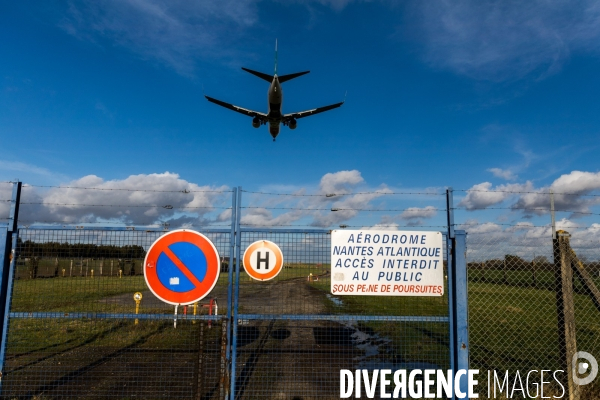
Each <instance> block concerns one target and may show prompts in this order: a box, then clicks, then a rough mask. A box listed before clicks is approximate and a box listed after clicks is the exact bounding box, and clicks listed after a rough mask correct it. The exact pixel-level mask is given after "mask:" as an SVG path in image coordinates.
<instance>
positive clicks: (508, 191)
mask: <svg viewBox="0 0 600 400" xmlns="http://www.w3.org/2000/svg"><path fill="white" fill-rule="evenodd" d="M453 191H454V192H467V193H470V192H481V193H511V194H547V195H550V194H551V193H550V192H540V191H537V192H533V191H520V190H493V189H490V190H481V189H454V190H453ZM552 194H556V195H561V196H581V197H600V194H582V193H568V192H554V193H552Z"/></svg>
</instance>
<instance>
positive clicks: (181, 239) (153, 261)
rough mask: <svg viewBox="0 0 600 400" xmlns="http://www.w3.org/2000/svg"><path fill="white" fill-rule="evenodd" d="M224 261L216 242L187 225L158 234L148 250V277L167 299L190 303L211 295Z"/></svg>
mask: <svg viewBox="0 0 600 400" xmlns="http://www.w3.org/2000/svg"><path fill="white" fill-rule="evenodd" d="M220 270H221V261H220V258H219V253H218V252H217V249H216V247H215V246H214V244H213V243H212V242H211V241H210V240H209V239H208V238H207V237H206V236H204V235H202V234H200V233H198V232H195V231H190V230H186V229H180V230H176V231H173V232H169V233H167V234H165V235H163V236H161V237H160V238H158V239H157V240H156V241H155V242H154V243H153V244H152V246H150V249H148V253H147V254H146V258H145V260H144V278H145V279H146V284H147V285H148V288H149V289H150V291H152V293H154V295H155V296H156V297H158V298H159V299H160V300H162V301H164V302H165V303H169V304H173V305H180V304H181V305H186V304H192V303H195V302H197V301H198V300H200V299H202V298H204V297H205V296H206V295H208V294H209V293H210V292H211V290H212V289H213V288H214V287H215V285H216V284H217V281H218V280H219V272H220Z"/></svg>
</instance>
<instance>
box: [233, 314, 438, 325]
mask: <svg viewBox="0 0 600 400" xmlns="http://www.w3.org/2000/svg"><path fill="white" fill-rule="evenodd" d="M238 318H239V319H240V320H244V319H248V320H250V319H253V320H263V321H264V320H266V321H272V320H277V321H279V320H290V321H323V320H325V321H392V322H442V323H447V322H448V317H435V316H419V315H405V316H403V315H348V314H344V315H341V314H340V315H336V314H330V315H321V314H319V315H306V314H239V315H238Z"/></svg>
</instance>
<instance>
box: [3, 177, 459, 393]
mask: <svg viewBox="0 0 600 400" xmlns="http://www.w3.org/2000/svg"><path fill="white" fill-rule="evenodd" d="M15 196H16V197H15ZM232 198H233V199H232V226H231V228H230V229H212V230H204V231H202V233H203V234H205V235H206V236H207V237H208V238H209V239H210V240H211V241H212V242H213V243H214V244H215V246H216V247H217V250H218V252H219V254H220V256H221V262H222V267H221V276H220V278H219V281H218V283H217V285H216V286H215V288H214V289H213V291H212V292H211V293H210V294H209V296H208V297H206V298H205V299H203V300H202V301H200V303H199V304H197V305H196V306H188V307H179V308H178V309H177V312H176V311H175V307H174V306H170V305H166V304H164V303H162V302H160V301H159V300H158V299H156V298H155V297H154V296H153V295H152V294H151V293H150V291H149V290H148V289H147V286H146V283H145V280H144V277H143V271H142V262H143V259H144V256H145V251H146V250H147V249H148V247H149V246H150V244H152V243H153V242H154V241H155V240H156V239H157V238H158V237H160V236H161V235H162V234H163V233H164V230H163V229H156V228H154V229H144V230H139V229H130V228H90V227H76V226H31V227H21V228H20V229H18V230H17V229H16V220H17V211H18V207H16V210H13V211H14V212H13V214H11V218H12V219H13V221H14V224H13V225H9V226H8V227H2V229H0V257H2V254H3V255H4V256H3V258H4V260H5V262H4V263H3V264H2V271H1V274H0V277H2V283H1V285H0V288H1V289H2V293H1V295H0V299H4V301H5V304H0V311H2V312H4V314H5V317H4V319H3V322H4V323H3V329H2V332H1V335H2V343H1V347H0V372H1V373H2V375H1V376H0V390H1V392H0V396H1V397H2V398H7V399H13V398H24V399H25V398H27V399H34V398H35V399H55V398H89V399H94V398H115V399H130V398H143V399H158V398H162V399H225V398H230V399H232V400H237V399H258V398H265V399H313V398H324V399H333V398H339V376H340V375H339V374H340V372H339V371H340V369H350V370H354V369H368V370H372V369H391V370H396V369H408V370H411V369H424V368H435V369H448V368H453V369H457V368H468V367H467V365H468V358H467V356H466V355H467V354H468V342H467V340H466V279H463V278H464V277H466V268H465V267H464V236H465V235H464V233H462V232H458V231H457V232H456V233H455V232H452V231H451V232H449V233H448V234H447V235H446V237H447V241H446V243H447V249H446V250H447V254H448V257H445V264H446V263H447V264H448V265H450V266H451V267H450V268H447V275H448V279H447V280H446V288H445V295H444V296H443V297H442V298H434V297H419V298H416V297H367V296H342V297H336V296H332V295H331V294H330V293H329V287H330V276H329V271H330V266H329V261H330V231H328V230H323V229H301V230H299V229H285V230H283V229H254V228H251V227H244V226H241V224H240V220H241V218H240V215H241V191H240V190H238V189H235V190H234V191H233V195H232ZM13 201H14V202H15V204H18V193H17V194H15V195H14V196H13ZM257 240H271V241H273V242H275V243H277V244H278V245H279V247H280V248H281V250H282V251H283V255H284V259H285V264H284V268H283V270H282V272H281V273H280V274H279V275H278V276H277V277H276V278H275V279H273V280H270V281H266V282H258V281H255V280H252V279H250V277H249V276H248V275H247V274H246V273H245V272H244V271H243V266H242V263H241V256H242V254H243V251H244V250H245V249H246V247H247V246H248V245H249V244H250V243H253V242H255V241H257ZM11 249H12V250H14V251H13V252H12V254H14V257H13V256H11V251H10V250H11ZM461 257H462V260H461ZM463 270H464V271H463ZM311 274H312V275H311ZM463 274H465V275H464V276H463ZM455 282H461V283H460V285H457V284H456V283H455ZM136 292H140V293H141V294H142V300H141V302H140V304H139V309H136V302H135V301H134V298H133V295H134V293H136ZM461 321H462V322H461ZM175 325H176V327H175ZM363 395H364V393H363Z"/></svg>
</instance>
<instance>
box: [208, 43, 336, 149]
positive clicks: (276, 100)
mask: <svg viewBox="0 0 600 400" xmlns="http://www.w3.org/2000/svg"><path fill="white" fill-rule="evenodd" d="M242 69H243V70H244V71H246V72H249V73H251V74H252V75H255V76H257V77H259V78H261V79H264V80H265V81H267V82H270V83H271V86H269V91H268V96H267V98H268V102H269V111H268V112H267V113H266V114H265V113H262V112H258V111H252V110H248V109H246V108H242V107H238V106H236V105H233V104H230V103H226V102H224V101H221V100H217V99H215V98H212V97H209V96H207V95H204V97H206V99H207V100H208V101H210V102H211V103H215V104H218V105H220V106H222V107H225V108H228V109H230V110H233V111H236V112H239V113H241V114H244V115H247V116H249V117H252V126H253V127H255V128H259V127H260V126H261V125H266V124H267V123H268V124H269V133H270V134H271V136H272V137H273V141H275V138H276V137H277V135H279V128H280V124H283V125H285V126H287V127H289V128H290V129H296V125H297V122H296V120H297V119H299V118H304V117H308V116H311V115H315V114H319V113H322V112H325V111H329V110H332V109H334V108H338V107H340V106H341V105H342V104H344V102H343V101H342V102H340V103H335V104H331V105H328V106H324V107H318V108H313V109H312V110H306V111H300V112H295V113H290V114H282V113H281V103H282V102H283V91H282V89H281V84H282V83H284V82H287V81H289V80H292V79H294V78H297V77H299V76H302V75H306V74H308V73H309V72H310V71H303V72H296V73H293V74H288V75H281V76H278V75H277V41H275V73H274V74H273V76H271V75H269V74H264V73H262V72H258V71H254V70H251V69H248V68H244V67H242Z"/></svg>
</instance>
